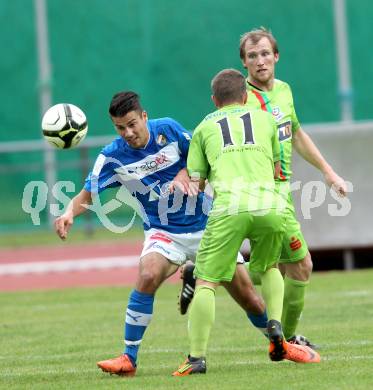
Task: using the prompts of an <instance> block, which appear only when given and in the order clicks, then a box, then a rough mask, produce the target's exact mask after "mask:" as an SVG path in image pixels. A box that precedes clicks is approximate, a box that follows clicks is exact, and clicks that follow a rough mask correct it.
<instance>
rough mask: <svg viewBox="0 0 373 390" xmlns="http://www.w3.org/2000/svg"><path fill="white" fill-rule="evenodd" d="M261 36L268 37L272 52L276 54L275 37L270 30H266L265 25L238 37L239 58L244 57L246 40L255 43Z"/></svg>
mask: <svg viewBox="0 0 373 390" xmlns="http://www.w3.org/2000/svg"><path fill="white" fill-rule="evenodd" d="M262 38H268V40H269V42H270V43H271V46H272V49H273V53H274V54H278V52H279V51H278V46H277V41H276V39H275V37H274V36H273V35H272V32H271V31H270V30H267V29H266V28H265V27H260V28H257V29H254V30H251V31H249V32H246V33H245V34H243V35H241V38H240V58H241V60H243V59H244V58H245V45H246V42H247V41H250V42H252V44H253V45H256V44H257V43H258V42H259V41H260V40H261V39H262Z"/></svg>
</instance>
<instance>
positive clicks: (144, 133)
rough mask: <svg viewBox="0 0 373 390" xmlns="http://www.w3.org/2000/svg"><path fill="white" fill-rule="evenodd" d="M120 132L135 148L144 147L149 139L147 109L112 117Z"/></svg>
mask: <svg viewBox="0 0 373 390" xmlns="http://www.w3.org/2000/svg"><path fill="white" fill-rule="evenodd" d="M111 120H112V121H113V123H114V126H115V128H116V130H117V132H118V134H119V135H120V136H121V137H122V138H123V139H124V140H125V141H126V142H127V143H128V144H129V145H130V146H132V147H133V148H136V149H138V148H143V147H144V146H145V145H146V144H147V143H148V140H149V130H148V127H147V126H146V122H147V120H148V116H147V114H146V112H145V111H143V112H141V113H140V112H138V111H130V112H128V113H127V114H126V115H124V116H122V117H111Z"/></svg>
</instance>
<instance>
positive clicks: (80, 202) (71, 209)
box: [54, 189, 92, 240]
mask: <svg viewBox="0 0 373 390" xmlns="http://www.w3.org/2000/svg"><path fill="white" fill-rule="evenodd" d="M91 203H92V197H91V193H90V192H88V191H86V190H84V189H83V190H81V191H80V192H79V194H78V195H76V196H75V197H74V198H73V199H72V200H71V201H70V203H69V205H68V206H67V209H66V211H65V212H64V213H63V214H62V215H61V216H60V217H58V218H56V220H55V221H54V229H55V231H56V233H57V235H58V236H59V237H60V238H61V239H62V240H65V239H66V238H67V234H68V232H69V230H70V227H71V226H72V224H73V223H74V217H76V216H78V215H80V214H82V213H84V212H85V211H86V210H87V208H86V207H84V205H87V204H91Z"/></svg>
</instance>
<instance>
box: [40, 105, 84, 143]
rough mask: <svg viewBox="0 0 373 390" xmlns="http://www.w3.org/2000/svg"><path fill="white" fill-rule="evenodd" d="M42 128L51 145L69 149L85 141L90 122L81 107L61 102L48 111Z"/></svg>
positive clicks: (42, 122)
mask: <svg viewBox="0 0 373 390" xmlns="http://www.w3.org/2000/svg"><path fill="white" fill-rule="evenodd" d="M41 128H42V130H43V136H44V138H45V139H46V140H47V141H48V142H49V143H50V144H51V145H53V146H54V147H56V148H59V149H69V148H74V147H75V146H77V145H78V144H79V143H80V142H81V141H83V139H84V138H85V136H86V134H87V131H88V123H87V118H86V116H85V114H84V112H83V111H82V110H81V109H80V108H79V107H77V106H74V105H73V104H68V103H59V104H56V105H55V106H52V107H51V108H49V109H48V110H47V111H46V113H45V114H44V116H43V119H42V121H41Z"/></svg>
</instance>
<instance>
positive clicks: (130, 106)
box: [109, 91, 144, 118]
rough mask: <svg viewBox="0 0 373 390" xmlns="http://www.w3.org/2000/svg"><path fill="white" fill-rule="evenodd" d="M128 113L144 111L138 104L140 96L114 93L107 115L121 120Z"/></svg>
mask: <svg viewBox="0 0 373 390" xmlns="http://www.w3.org/2000/svg"><path fill="white" fill-rule="evenodd" d="M130 111H138V112H139V113H141V112H143V111H144V110H143V109H142V107H141V104H140V96H139V95H138V94H137V93H136V92H132V91H123V92H118V93H116V94H115V95H114V96H113V97H112V99H111V102H110V107H109V114H110V115H111V116H112V117H116V118H121V117H122V116H124V115H126V114H128V113H129V112H130Z"/></svg>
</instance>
